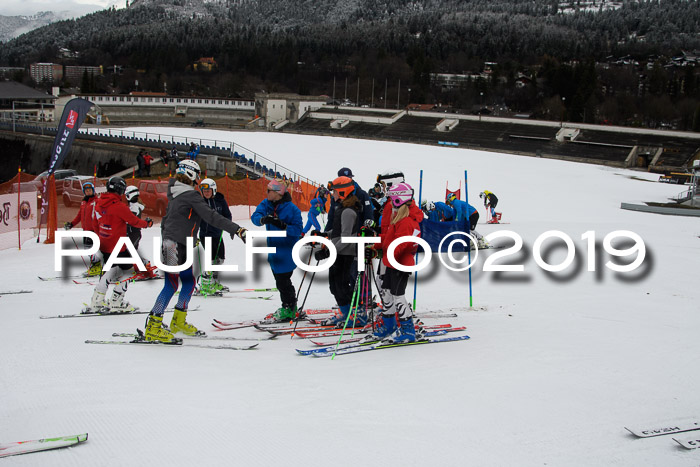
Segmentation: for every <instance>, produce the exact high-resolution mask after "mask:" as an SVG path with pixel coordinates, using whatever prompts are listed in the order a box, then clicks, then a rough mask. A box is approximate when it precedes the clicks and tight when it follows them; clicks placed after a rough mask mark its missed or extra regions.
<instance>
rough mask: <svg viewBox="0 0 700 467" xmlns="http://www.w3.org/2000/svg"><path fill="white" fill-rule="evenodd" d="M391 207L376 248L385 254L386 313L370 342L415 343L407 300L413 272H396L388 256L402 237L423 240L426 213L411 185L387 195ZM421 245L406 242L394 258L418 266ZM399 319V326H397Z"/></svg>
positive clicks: (400, 186) (401, 185) (383, 287)
mask: <svg viewBox="0 0 700 467" xmlns="http://www.w3.org/2000/svg"><path fill="white" fill-rule="evenodd" d="M387 198H388V202H387V206H391V207H390V210H391V211H390V212H389V213H387V212H386V208H385V212H384V216H385V217H388V219H384V218H382V233H381V240H382V241H381V243H379V244H375V247H374V248H375V249H381V250H383V251H384V255H383V257H382V264H383V265H384V267H385V268H386V272H385V273H384V276H383V278H382V283H381V290H380V292H379V293H380V294H381V297H382V302H383V304H384V309H383V310H382V313H381V317H380V319H379V322H378V325H377V326H375V330H374V332H373V333H372V334H371V335H370V336H368V337H367V338H366V340H368V341H369V340H382V339H387V338H388V339H389V340H391V341H392V342H414V341H415V340H416V330H415V324H414V322H413V309H411V305H410V304H409V303H408V300H406V285H407V284H408V278H409V276H410V275H411V273H410V272H403V271H399V270H398V269H395V268H394V267H393V266H392V265H391V264H390V263H389V259H388V256H387V253H386V252H387V251H388V250H389V245H391V243H392V242H393V241H394V240H396V239H398V238H401V237H405V236H412V237H419V236H420V222H421V221H422V220H423V211H421V210H420V208H419V207H418V206H416V203H415V201H414V200H413V188H411V186H410V185H409V184H408V183H398V184H396V185H394V186H392V187H391V188H390V189H389V190H388V191H387ZM417 250H418V244H417V243H413V242H404V243H402V244H400V245H399V246H398V247H397V248H396V249H395V250H394V258H395V259H396V261H397V262H398V263H399V264H401V265H403V266H414V265H415V264H416V263H415V254H416V251H417ZM397 318H398V323H397Z"/></svg>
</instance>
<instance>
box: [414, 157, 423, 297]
mask: <svg viewBox="0 0 700 467" xmlns="http://www.w3.org/2000/svg"><path fill="white" fill-rule="evenodd" d="M422 198H423V170H421V171H420V185H419V188H418V207H419V208H420V204H421V201H422ZM415 261H416V264H418V252H417V251H416V257H415ZM417 293H418V271H416V275H415V276H413V310H414V311H415V309H416V294H417Z"/></svg>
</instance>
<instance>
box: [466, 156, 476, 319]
mask: <svg viewBox="0 0 700 467" xmlns="http://www.w3.org/2000/svg"><path fill="white" fill-rule="evenodd" d="M467 180H468V178H467V171H466V170H465V171H464V201H466V202H467V204H469V183H468V182H467ZM468 212H469V210H467V213H468ZM467 233H471V225H470V223H469V218H467ZM469 243H470V244H471V240H470V241H469ZM467 257H468V259H469V264H471V263H472V249H471V245H469V249H468V250H467ZM473 304H474V298H473V296H472V268H471V267H470V268H469V307H470V308H471V307H472V305H473Z"/></svg>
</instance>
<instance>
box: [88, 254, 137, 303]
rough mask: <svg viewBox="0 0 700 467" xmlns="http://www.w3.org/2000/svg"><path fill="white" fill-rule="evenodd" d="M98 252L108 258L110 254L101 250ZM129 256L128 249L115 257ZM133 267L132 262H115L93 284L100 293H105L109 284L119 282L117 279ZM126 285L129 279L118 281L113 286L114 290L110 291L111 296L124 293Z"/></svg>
mask: <svg viewBox="0 0 700 467" xmlns="http://www.w3.org/2000/svg"><path fill="white" fill-rule="evenodd" d="M100 253H102V257H103V258H109V256H110V255H111V254H112V253H107V252H104V251H101V252H100ZM130 257H131V255H130V254H129V251H128V250H124V251H122V252H119V254H117V258H130ZM133 267H134V265H133V264H116V265H114V266H112V267H111V268H110V269H109V270H107V272H105V273H104V274H102V277H101V278H100V282H98V283H97V285H96V286H95V290H97V291H98V292H100V293H103V294H106V293H107V289H108V288H109V286H110V284H114V283H116V282H119V279H121V278H122V276H124V274H126V273H127V272H128V271H130V270H131V269H133ZM128 286H129V281H124V282H119V283H118V284H117V285H115V286H114V291H113V292H112V294H113V296H117V295H124V294H125V293H126V289H127V287H128Z"/></svg>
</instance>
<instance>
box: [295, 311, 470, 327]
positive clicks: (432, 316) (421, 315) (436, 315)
mask: <svg viewBox="0 0 700 467" xmlns="http://www.w3.org/2000/svg"><path fill="white" fill-rule="evenodd" d="M413 317H414V318H418V319H438V318H457V313H438V312H432V311H428V312H425V313H414V314H413ZM326 319H328V318H308V321H309V322H310V323H314V324H321V323H323V322H324V321H325V320H326Z"/></svg>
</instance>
